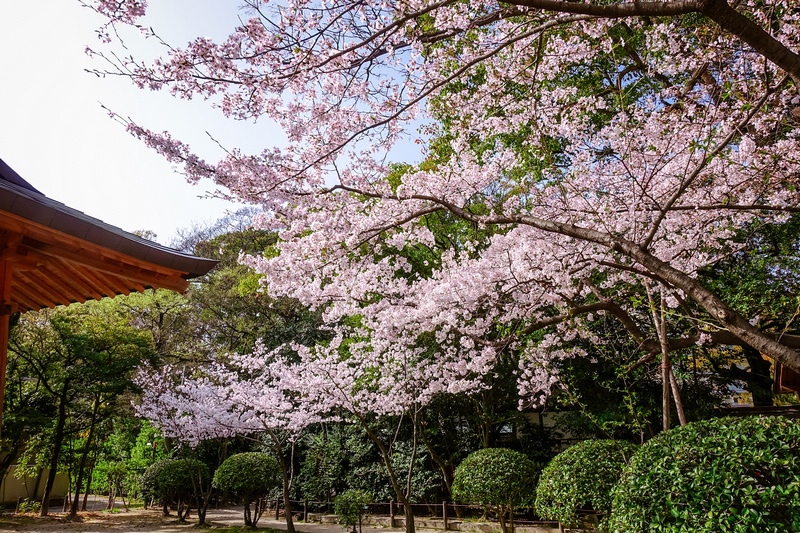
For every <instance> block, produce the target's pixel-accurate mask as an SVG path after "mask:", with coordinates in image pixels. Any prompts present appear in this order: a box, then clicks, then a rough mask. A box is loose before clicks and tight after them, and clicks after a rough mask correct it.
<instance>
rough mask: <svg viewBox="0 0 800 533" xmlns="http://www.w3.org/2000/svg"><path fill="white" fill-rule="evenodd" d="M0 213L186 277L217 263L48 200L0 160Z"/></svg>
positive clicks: (204, 270) (199, 273)
mask: <svg viewBox="0 0 800 533" xmlns="http://www.w3.org/2000/svg"><path fill="white" fill-rule="evenodd" d="M0 210H1V211H6V212H8V213H11V214H13V215H16V216H19V217H21V218H24V219H27V220H30V221H32V222H36V223H38V224H42V225H44V226H47V227H49V228H52V229H54V230H57V231H60V232H63V233H66V234H67V235H71V236H73V237H77V238H79V239H82V240H85V241H87V242H90V243H93V244H96V245H98V246H103V247H105V248H108V249H110V250H114V251H117V252H119V253H123V254H125V255H128V256H131V257H133V258H136V259H139V260H142V261H147V262H149V263H153V264H156V265H159V266H162V267H165V268H171V269H173V270H177V271H180V272H184V273H186V274H185V275H184V276H183V277H184V279H191V278H196V277H198V276H202V275H204V274H207V273H208V272H209V271H210V270H211V269H212V268H214V266H216V264H217V261H216V260H214V259H206V258H204V257H197V256H194V255H191V254H187V253H184V252H181V251H179V250H175V249H172V248H168V247H166V246H162V245H161V244H158V243H156V242H153V241H149V240H147V239H143V238H141V237H139V236H138V235H134V234H133V233H128V232H127V231H124V230H122V229H120V228H118V227H116V226H112V225H111V224H107V223H105V222H103V221H102V220H99V219H96V218H94V217H91V216H89V215H87V214H85V213H83V212H81V211H78V210H77V209H73V208H71V207H69V206H67V205H65V204H62V203H61V202H57V201H55V200H53V199H51V198H48V197H47V196H45V195H44V194H42V193H41V192H40V191H38V190H37V189H36V188H34V187H33V186H32V185H31V184H30V183H28V182H27V181H25V180H24V179H22V177H21V176H20V175H19V174H17V173H16V172H15V171H14V170H13V169H12V168H11V167H9V166H8V165H7V164H6V163H5V162H4V161H3V160H2V159H0Z"/></svg>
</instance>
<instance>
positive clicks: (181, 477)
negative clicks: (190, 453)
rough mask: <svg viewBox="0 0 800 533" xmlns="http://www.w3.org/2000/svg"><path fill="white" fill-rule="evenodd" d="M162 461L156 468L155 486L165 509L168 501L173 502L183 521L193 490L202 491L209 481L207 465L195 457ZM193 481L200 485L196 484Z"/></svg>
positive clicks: (179, 517) (193, 493)
mask: <svg viewBox="0 0 800 533" xmlns="http://www.w3.org/2000/svg"><path fill="white" fill-rule="evenodd" d="M164 463H165V464H164V465H163V466H162V467H161V468H160V469H159V470H158V475H157V477H156V483H155V484H156V488H157V489H158V494H159V496H160V498H161V501H162V502H163V503H164V509H165V511H166V508H167V506H168V505H169V504H170V503H172V504H174V505H175V507H176V509H177V511H178V519H179V520H181V521H183V520H185V519H186V516H187V515H188V512H189V507H190V502H191V499H192V496H194V495H195V490H196V489H200V490H201V491H202V489H203V488H204V487H205V486H207V484H208V483H209V482H210V481H211V479H210V478H211V476H210V474H209V470H208V466H207V465H206V464H205V463H202V462H200V461H198V460H196V459H167V460H165V461H164ZM156 464H158V463H156ZM153 466H155V464H154V465H153ZM151 468H152V467H151ZM192 477H194V482H193V481H192ZM195 482H196V483H199V485H200V486H196V485H195ZM165 514H166V513H165Z"/></svg>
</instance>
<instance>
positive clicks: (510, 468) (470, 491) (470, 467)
mask: <svg viewBox="0 0 800 533" xmlns="http://www.w3.org/2000/svg"><path fill="white" fill-rule="evenodd" d="M537 474H538V472H537V469H536V465H534V463H533V461H531V460H530V459H528V457H527V456H526V455H524V454H522V453H520V452H515V451H514V450H508V449H505V448H486V449H483V450H478V451H476V452H473V453H471V454H470V455H469V456H468V457H467V458H466V459H464V460H463V461H462V462H461V464H460V465H458V468H456V471H455V474H454V475H453V496H454V497H455V498H456V499H457V500H459V501H461V502H464V503H474V504H480V505H486V506H492V507H494V508H495V511H496V512H497V516H498V518H499V520H500V527H501V528H502V530H503V531H504V532H505V531H506V530H507V529H506V522H505V518H506V516H511V513H512V512H513V508H514V507H516V506H519V505H524V504H526V503H529V502H530V501H531V500H532V499H533V494H534V488H535V487H536V476H537ZM506 511H508V513H506Z"/></svg>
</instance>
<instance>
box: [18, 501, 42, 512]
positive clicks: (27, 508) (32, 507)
mask: <svg viewBox="0 0 800 533" xmlns="http://www.w3.org/2000/svg"><path fill="white" fill-rule="evenodd" d="M41 508H42V502H40V501H39V500H31V499H30V498H25V499H24V500H22V501H21V502H19V512H20V513H23V514H25V513H38V512H39V509H41Z"/></svg>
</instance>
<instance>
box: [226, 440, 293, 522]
mask: <svg viewBox="0 0 800 533" xmlns="http://www.w3.org/2000/svg"><path fill="white" fill-rule="evenodd" d="M214 486H215V487H216V488H217V489H220V490H223V491H229V492H231V493H233V494H234V495H236V496H239V497H240V498H241V499H242V501H243V502H244V525H246V526H251V527H255V525H256V524H257V523H258V520H259V518H261V514H262V513H263V512H264V508H263V507H262V505H261V500H262V499H263V498H266V497H267V496H269V495H270V494H272V493H273V492H275V491H277V490H278V489H279V488H280V486H281V472H280V466H279V465H278V462H277V461H276V460H275V458H274V457H272V456H270V455H269V454H266V453H261V452H248V453H237V454H236V455H231V456H230V457H228V458H227V459H225V461H223V463H222V464H221V465H219V468H217V471H216V472H215V473H214ZM253 501H255V503H256V505H255V512H254V513H251V512H250V504H251V503H253Z"/></svg>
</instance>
